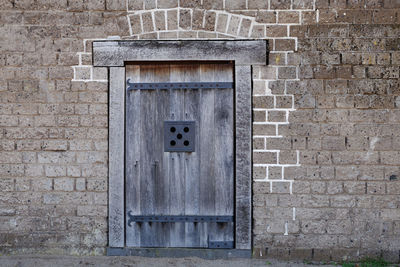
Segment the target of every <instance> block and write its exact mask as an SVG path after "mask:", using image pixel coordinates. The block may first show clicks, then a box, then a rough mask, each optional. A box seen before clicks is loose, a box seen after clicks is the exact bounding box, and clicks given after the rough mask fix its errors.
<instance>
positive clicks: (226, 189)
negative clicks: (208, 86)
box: [214, 64, 234, 241]
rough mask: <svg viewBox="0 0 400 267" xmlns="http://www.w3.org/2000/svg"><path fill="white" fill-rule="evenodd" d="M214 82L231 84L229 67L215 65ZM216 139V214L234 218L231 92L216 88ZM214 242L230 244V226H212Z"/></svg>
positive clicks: (231, 73)
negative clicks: (213, 227)
mask: <svg viewBox="0 0 400 267" xmlns="http://www.w3.org/2000/svg"><path fill="white" fill-rule="evenodd" d="M214 81H215V82H232V81H233V69H232V66H231V65H230V64H218V65H216V66H215V77H214ZM214 121H215V130H214V139H215V165H216V166H217V167H216V168H215V212H216V214H218V215H233V201H234V199H233V186H234V157H233V144H234V141H233V131H234V129H233V89H216V90H215V101H214ZM215 227H216V229H215V236H214V238H215V240H219V241H233V228H232V223H217V224H216V225H215Z"/></svg>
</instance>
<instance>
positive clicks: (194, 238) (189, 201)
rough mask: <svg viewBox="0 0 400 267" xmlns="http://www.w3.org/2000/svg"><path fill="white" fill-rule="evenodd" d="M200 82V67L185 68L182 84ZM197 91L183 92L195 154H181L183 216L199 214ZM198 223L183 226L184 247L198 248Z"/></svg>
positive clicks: (195, 65) (198, 93)
mask: <svg viewBox="0 0 400 267" xmlns="http://www.w3.org/2000/svg"><path fill="white" fill-rule="evenodd" d="M199 80H200V65H198V64H192V65H189V66H186V68H185V71H184V77H183V82H195V81H199ZM199 96H200V92H199V90H190V89H189V90H184V112H185V114H184V119H185V120H191V121H196V128H195V129H192V130H193V131H195V133H196V134H195V138H196V140H195V145H196V147H195V152H192V153H183V154H184V156H185V215H198V214H200V208H199V198H200V190H199V188H200V161H199V160H200V157H199V155H200V146H199V134H198V133H199V118H200V110H199V99H200V98H199ZM199 227H200V226H199V223H186V224H185V247H198V246H199V244H200V235H199Z"/></svg>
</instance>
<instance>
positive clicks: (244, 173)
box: [235, 66, 251, 249]
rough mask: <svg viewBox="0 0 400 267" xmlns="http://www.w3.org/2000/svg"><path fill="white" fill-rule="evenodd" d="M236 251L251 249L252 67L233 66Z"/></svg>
mask: <svg viewBox="0 0 400 267" xmlns="http://www.w3.org/2000/svg"><path fill="white" fill-rule="evenodd" d="M235 84H236V103H235V105H236V114H240V116H236V151H235V153H236V175H235V177H236V181H235V182H236V184H235V187H236V199H237V200H236V207H235V208H236V214H235V216H236V232H235V233H236V234H235V248H236V249H251V66H235Z"/></svg>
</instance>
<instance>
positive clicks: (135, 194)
mask: <svg viewBox="0 0 400 267" xmlns="http://www.w3.org/2000/svg"><path fill="white" fill-rule="evenodd" d="M126 79H130V80H131V81H140V66H138V65H128V66H126ZM140 94H141V92H140V91H129V92H127V95H126V130H125V133H126V145H125V146H126V152H125V155H126V156H125V166H126V169H125V170H126V171H125V175H126V178H125V179H126V193H125V196H126V212H127V213H129V212H131V214H133V215H140V214H141V211H140V164H141V159H140V144H141V139H140V136H141V135H140V123H141V116H140V114H141V113H140ZM126 223H128V221H127V220H126ZM140 231H141V224H140V223H132V224H131V226H128V225H126V245H127V246H130V247H140Z"/></svg>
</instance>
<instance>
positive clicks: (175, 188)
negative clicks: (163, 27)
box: [165, 64, 185, 247]
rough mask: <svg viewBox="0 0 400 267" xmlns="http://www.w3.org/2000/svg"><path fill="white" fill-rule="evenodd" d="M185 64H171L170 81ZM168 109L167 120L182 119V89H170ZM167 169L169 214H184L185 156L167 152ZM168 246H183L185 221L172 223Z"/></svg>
mask: <svg viewBox="0 0 400 267" xmlns="http://www.w3.org/2000/svg"><path fill="white" fill-rule="evenodd" d="M184 71H185V65H175V64H174V65H171V67H170V81H171V82H180V81H182V79H183V78H184V75H183V73H184ZM169 102H170V111H169V116H168V120H183V119H184V94H183V90H180V89H176V90H170V98H169ZM165 153H168V154H169V157H170V160H169V170H170V177H169V178H170V182H169V189H170V202H169V203H170V212H171V215H183V214H185V176H184V166H185V162H184V161H185V158H184V156H183V155H182V154H183V153H176V152H175V153H174V152H172V153H169V152H165ZM170 246H171V247H184V246H185V223H172V224H171V231H170Z"/></svg>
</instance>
